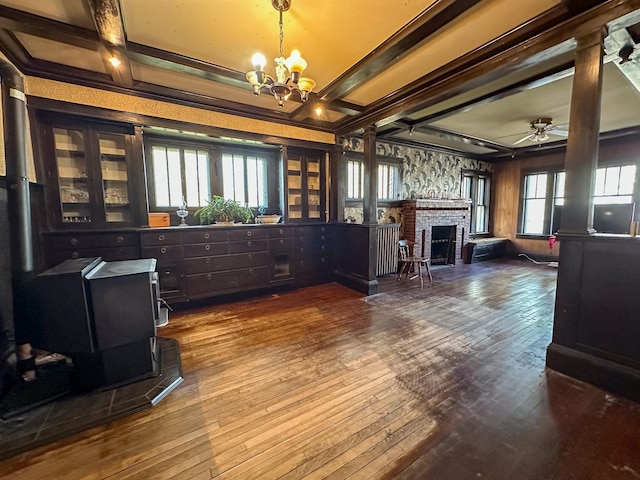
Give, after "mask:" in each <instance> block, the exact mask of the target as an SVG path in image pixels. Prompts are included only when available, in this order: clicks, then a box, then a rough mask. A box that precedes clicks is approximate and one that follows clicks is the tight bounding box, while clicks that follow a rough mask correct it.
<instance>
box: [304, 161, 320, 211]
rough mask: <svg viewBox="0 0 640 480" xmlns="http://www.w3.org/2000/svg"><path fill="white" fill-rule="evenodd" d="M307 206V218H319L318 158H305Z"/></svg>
mask: <svg viewBox="0 0 640 480" xmlns="http://www.w3.org/2000/svg"><path fill="white" fill-rule="evenodd" d="M307 206H308V209H309V218H320V209H321V206H320V160H318V159H312V158H308V159H307Z"/></svg>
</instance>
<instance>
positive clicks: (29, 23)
mask: <svg viewBox="0 0 640 480" xmlns="http://www.w3.org/2000/svg"><path fill="white" fill-rule="evenodd" d="M0 28H5V29H7V30H11V31H13V32H21V33H26V34H28V35H33V36H35V37H40V38H46V39H47V40H54V41H56V42H60V43H67V44H69V45H73V46H75V47H80V48H86V49H87V50H96V49H97V48H98V47H99V46H100V44H101V42H100V39H99V38H98V35H97V33H96V32H94V31H93V30H87V29H86V28H80V27H76V26H74V25H69V24H66V23H62V22H58V21H56V20H50V19H48V18H44V17H39V16H38V15H33V14H31V13H27V12H22V11H20V10H15V9H13V8H9V7H5V6H0Z"/></svg>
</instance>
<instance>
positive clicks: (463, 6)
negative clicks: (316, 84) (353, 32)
mask: <svg viewBox="0 0 640 480" xmlns="http://www.w3.org/2000/svg"><path fill="white" fill-rule="evenodd" d="M478 3H480V0H436V1H435V2H434V3H433V4H432V5H431V6H429V7H428V8H427V9H425V10H424V11H423V12H422V13H421V14H420V15H418V16H417V17H416V18H415V19H414V20H413V21H411V22H410V23H409V24H407V25H406V26H405V27H404V28H402V29H401V30H399V31H398V32H397V33H395V34H394V35H392V36H391V37H389V38H388V39H387V40H385V41H384V42H383V43H382V44H381V45H380V46H379V47H377V48H376V49H375V50H373V51H372V52H371V53H370V54H368V55H367V56H366V57H365V58H363V59H362V60H360V61H359V62H358V63H356V64H355V65H353V66H352V67H351V68H349V69H348V70H347V71H346V72H344V73H343V74H342V75H340V76H339V77H338V78H337V79H335V80H334V81H333V82H331V83H330V84H329V85H327V86H326V87H325V88H323V89H322V90H321V91H320V92H319V93H318V95H319V96H320V98H322V99H323V100H324V101H325V102H332V101H334V100H337V99H339V98H342V97H344V96H345V95H347V94H348V93H349V92H351V91H352V90H354V89H355V88H357V87H359V86H360V85H362V84H363V83H365V82H366V81H368V80H370V79H371V78H372V77H374V76H376V75H378V74H380V73H381V72H383V71H384V70H386V69H387V68H389V67H390V66H392V65H393V64H394V63H395V62H397V61H399V60H401V59H403V58H405V57H406V56H408V55H409V54H411V53H412V52H413V51H414V50H416V49H417V48H419V47H420V46H422V45H423V44H424V43H426V41H427V40H428V39H429V38H430V37H431V36H432V35H434V34H435V33H436V32H438V31H439V30H441V29H442V28H443V27H445V26H446V25H447V24H448V23H450V22H451V21H453V20H455V19H456V18H457V17H458V16H459V15H461V14H462V13H464V12H465V11H467V10H468V9H470V8H472V7H473V6H475V5H476V4H478Z"/></svg>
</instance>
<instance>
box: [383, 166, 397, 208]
mask: <svg viewBox="0 0 640 480" xmlns="http://www.w3.org/2000/svg"><path fill="white" fill-rule="evenodd" d="M399 176H400V169H399V168H398V165H391V164H389V163H381V164H379V165H378V200H397V199H398V196H399V195H398V185H399V184H400V179H399Z"/></svg>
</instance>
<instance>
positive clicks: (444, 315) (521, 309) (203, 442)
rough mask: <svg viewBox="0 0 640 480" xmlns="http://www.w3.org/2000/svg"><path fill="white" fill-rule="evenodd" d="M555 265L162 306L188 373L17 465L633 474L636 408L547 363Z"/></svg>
mask: <svg viewBox="0 0 640 480" xmlns="http://www.w3.org/2000/svg"><path fill="white" fill-rule="evenodd" d="M555 275H556V271H555V270H554V269H551V268H548V267H543V266H535V265H532V264H528V263H524V262H520V261H516V260H505V261H494V262H485V263H480V264H474V265H461V266H456V267H443V268H437V269H434V272H433V276H434V281H433V284H432V285H428V284H427V285H425V288H424V290H421V289H420V288H419V283H418V282H417V280H414V281H409V280H402V281H401V282H396V281H395V279H394V278H392V277H387V278H383V279H381V288H380V291H381V293H379V294H378V295H374V296H371V297H363V296H362V295H360V294H358V293H356V292H354V291H352V290H349V289H347V288H345V287H342V286H340V285H338V284H328V285H322V286H317V287H310V288H306V289H301V290H296V291H290V292H285V293H279V294H277V295H266V296H260V297H254V298H251V299H247V300H244V301H239V302H233V303H225V304H218V305H212V306H208V307H199V308H194V309H191V310H185V311H182V312H176V313H173V314H172V316H171V319H170V325H169V326H168V327H166V328H163V329H162V330H161V334H162V335H163V336H169V337H173V338H176V339H178V340H179V341H180V344H181V349H182V361H183V366H184V374H185V382H184V383H183V384H182V385H181V386H179V387H178V388H177V389H176V390H175V391H174V392H172V393H171V394H169V396H168V397H167V398H166V399H164V400H163V401H162V402H161V403H160V404H158V405H157V406H156V407H154V408H152V409H150V410H147V411H144V412H141V413H139V414H136V415H133V416H131V417H128V418H125V419H122V420H119V421H117V422H115V423H113V424H111V425H107V426H104V427H99V428H95V429H93V430H90V431H87V432H84V433H82V434H78V435H76V436H74V437H71V438H68V439H65V440H62V441H60V442H57V443H55V444H51V445H49V446H47V447H42V448H40V449H37V450H34V451H31V452H28V453H25V454H22V455H19V456H17V457H14V458H12V459H9V460H7V461H4V462H2V463H0V475H1V476H2V477H1V478H11V479H12V480H19V479H30V480H31V479H39V478H51V479H65V480H67V479H99V478H113V479H116V478H117V479H123V478H140V479H150V478H171V479H174V478H175V479H210V478H220V479H253V478H256V479H257V478H260V479H276V478H284V479H301V478H310V479H319V478H330V479H346V478H354V479H390V478H400V479H409V478H416V479H454V480H458V479H479V478H481V479H519V480H521V479H638V478H640V405H639V404H636V403H633V402H630V401H627V400H625V399H622V398H619V397H617V396H615V395H612V394H608V393H606V392H604V391H602V390H599V389H596V388H594V387H592V386H589V385H587V384H584V383H582V382H578V381H575V380H573V379H570V378H568V377H565V376H563V375H561V374H558V373H556V372H553V371H550V370H546V369H545V367H544V358H545V348H546V346H547V345H548V343H549V341H550V338H551V328H552V319H553V301H554V290H555Z"/></svg>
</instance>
